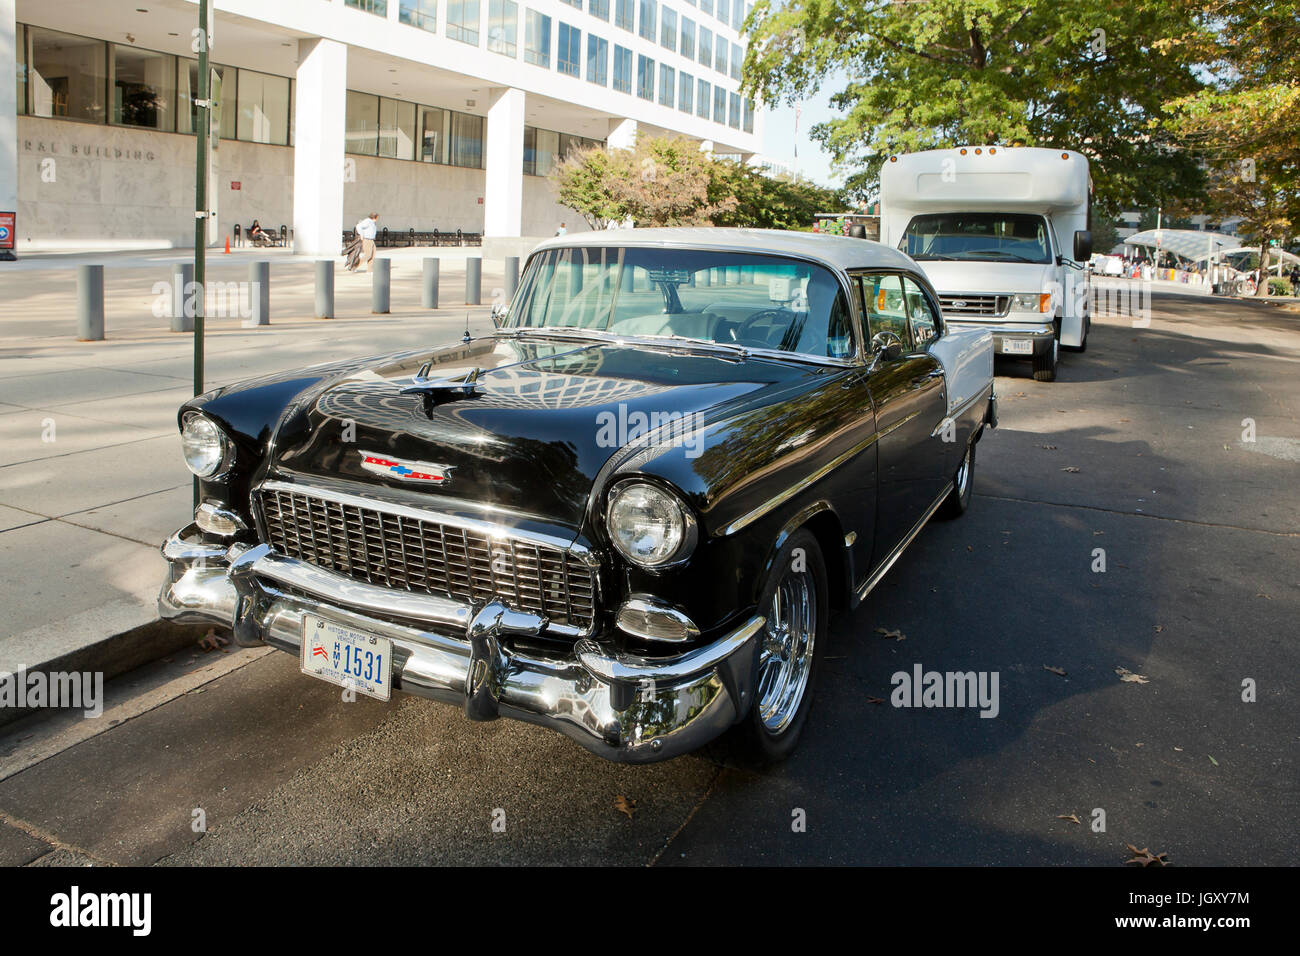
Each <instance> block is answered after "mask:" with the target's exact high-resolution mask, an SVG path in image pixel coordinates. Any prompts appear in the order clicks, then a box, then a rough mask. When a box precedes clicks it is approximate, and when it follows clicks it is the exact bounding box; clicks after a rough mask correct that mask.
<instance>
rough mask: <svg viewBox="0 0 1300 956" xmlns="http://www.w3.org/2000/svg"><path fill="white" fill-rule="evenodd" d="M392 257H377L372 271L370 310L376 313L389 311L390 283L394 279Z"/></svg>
mask: <svg viewBox="0 0 1300 956" xmlns="http://www.w3.org/2000/svg"><path fill="white" fill-rule="evenodd" d="M392 264H393V260H392V259H386V258H385V259H376V260H375V261H374V264H373V266H372V268H371V273H370V282H371V285H370V311H371V312H373V313H375V314H376V315H383V314H385V313H386V312H388V303H389V295H388V292H389V283H390V281H391V279H392V272H391V271H390V267H391V266H392Z"/></svg>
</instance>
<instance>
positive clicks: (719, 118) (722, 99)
mask: <svg viewBox="0 0 1300 956" xmlns="http://www.w3.org/2000/svg"><path fill="white" fill-rule="evenodd" d="M726 121H727V91H726V90H724V89H723V88H722V87H720V86H715V87H714V88H713V122H715V123H725V122H726Z"/></svg>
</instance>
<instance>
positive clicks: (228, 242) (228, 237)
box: [226, 235, 230, 255]
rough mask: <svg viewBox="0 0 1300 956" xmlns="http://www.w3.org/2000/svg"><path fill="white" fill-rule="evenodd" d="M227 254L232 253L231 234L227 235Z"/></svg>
mask: <svg viewBox="0 0 1300 956" xmlns="http://www.w3.org/2000/svg"><path fill="white" fill-rule="evenodd" d="M226 255H230V236H229V235H227V236H226Z"/></svg>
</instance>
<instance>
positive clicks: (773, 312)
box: [731, 309, 794, 349]
mask: <svg viewBox="0 0 1300 956" xmlns="http://www.w3.org/2000/svg"><path fill="white" fill-rule="evenodd" d="M764 320H766V321H767V324H768V330H767V335H766V336H765V337H760V335H759V334H758V333H756V332H751V327H752V326H755V325H757V324H758V323H759V322H761V321H764ZM793 321H794V313H793V312H791V311H790V310H789V309H759V310H758V311H757V312H755V313H754V314H753V315H750V316H747V317H746V318H745V319H743V320H742V321H741V323H740V325H738V326H736V327H735V328H734V329H732V330H731V338H732V340H733V341H734V342H736V344H738V345H750V346H753V347H755V348H762V349H771V348H777V347H778V346H779V345H780V343H777V344H776V345H773V344H772V341H771V335H772V329H773V328H776V327H778V326H780V327H781V329H782V332H783V333H784V331H785V329H788V328H789V327H790V323H791V322H793Z"/></svg>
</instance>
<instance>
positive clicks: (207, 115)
mask: <svg viewBox="0 0 1300 956" xmlns="http://www.w3.org/2000/svg"><path fill="white" fill-rule="evenodd" d="M209 2H210V0H199V32H198V36H197V41H198V54H199V69H198V72H199V76H198V80H199V90H198V93H199V95H198V99H196V100H195V101H194V105H195V106H196V107H197V109H198V114H197V120H198V129H197V130H195V133H196V134H197V135H196V136H195V141H196V144H197V145H196V150H195V153H196V155H195V161H194V286H195V294H194V296H193V297H192V301H193V302H194V394H195V395H199V394H202V392H203V318H204V312H205V311H206V310H205V306H206V299H207V244H208V126H209V124H210V122H211V117H212V103H211V102H210V101H209V99H208V97H209V94H210V93H211V84H210V83H209V77H208V48H209V46H211V34H210V33H209V31H208V4H209ZM198 505H199V480H198V478H195V479H194V506H195V507H196V508H197V507H198Z"/></svg>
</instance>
